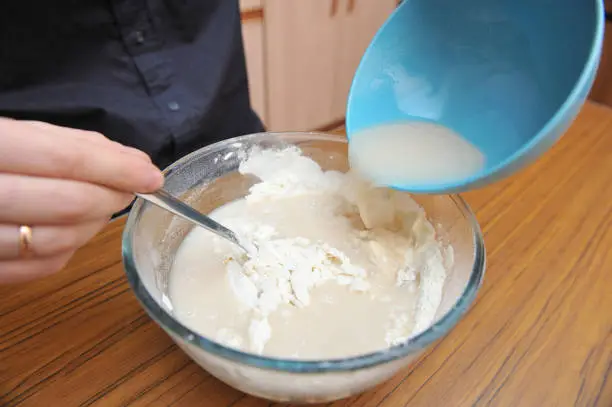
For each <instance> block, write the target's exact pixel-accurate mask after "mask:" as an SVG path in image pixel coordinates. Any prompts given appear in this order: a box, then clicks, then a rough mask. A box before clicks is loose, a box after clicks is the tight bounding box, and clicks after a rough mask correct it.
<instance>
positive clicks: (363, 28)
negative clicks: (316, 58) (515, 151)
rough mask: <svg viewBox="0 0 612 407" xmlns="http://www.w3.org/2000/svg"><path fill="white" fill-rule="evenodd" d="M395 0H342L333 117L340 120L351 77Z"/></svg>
mask: <svg viewBox="0 0 612 407" xmlns="http://www.w3.org/2000/svg"><path fill="white" fill-rule="evenodd" d="M397 4H398V3H397V0H376V1H372V0H343V3H342V6H343V7H344V8H343V11H342V12H341V13H340V16H339V19H340V24H339V25H340V27H341V29H340V30H339V36H340V39H339V41H338V42H339V47H338V49H337V52H336V54H337V58H336V69H337V72H338V74H337V75H336V77H335V81H334V91H333V95H332V97H333V102H332V116H333V117H334V118H343V117H344V115H345V112H346V100H347V97H348V93H349V90H350V88H351V83H352V81H353V75H354V73H355V71H356V70H357V67H358V66H359V62H360V61H361V57H362V55H363V53H364V52H365V51H366V49H367V47H368V45H369V44H370V42H371V41H372V38H373V37H374V34H376V32H377V31H378V29H379V28H380V26H382V25H383V23H384V22H385V21H386V20H387V18H388V17H389V15H390V14H391V13H392V12H393V10H394V9H395V7H396V6H397Z"/></svg>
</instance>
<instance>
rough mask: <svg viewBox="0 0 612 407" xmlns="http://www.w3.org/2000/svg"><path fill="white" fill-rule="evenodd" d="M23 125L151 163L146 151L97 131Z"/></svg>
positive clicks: (42, 125)
mask: <svg viewBox="0 0 612 407" xmlns="http://www.w3.org/2000/svg"><path fill="white" fill-rule="evenodd" d="M22 123H25V124H28V125H30V126H33V127H35V128H38V129H41V130H43V131H47V132H51V133H53V134H56V135H59V136H62V137H66V136H67V135H69V136H71V137H74V138H76V139H78V140H81V141H82V142H84V143H91V144H92V145H97V146H102V147H104V146H106V147H113V148H116V149H117V150H118V151H121V152H123V153H127V154H132V155H133V156H135V157H139V158H142V159H143V160H145V161H148V162H151V157H149V155H148V154H147V153H145V152H144V151H141V150H139V149H137V148H133V147H128V146H125V145H123V144H121V143H117V142H116V141H113V140H111V139H109V138H106V137H105V136H104V135H103V134H101V133H98V132H95V131H88V130H80V129H73V128H70V127H61V126H56V125H54V124H51V123H45V122H39V121H23V122H22Z"/></svg>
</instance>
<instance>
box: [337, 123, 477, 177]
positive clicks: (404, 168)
mask: <svg viewBox="0 0 612 407" xmlns="http://www.w3.org/2000/svg"><path fill="white" fill-rule="evenodd" d="M349 159H350V164H351V168H353V170H355V171H357V172H358V173H360V174H361V175H362V176H363V177H365V178H368V179H369V180H371V181H372V182H373V183H375V184H377V185H381V186H395V187H402V186H421V185H423V186H424V185H431V184H444V183H451V182H457V181H460V180H463V179H465V178H467V177H469V176H471V175H474V174H476V173H478V172H479V171H481V170H482V168H483V167H484V164H485V156H484V155H483V154H482V152H480V150H478V148H476V147H475V146H474V145H472V144H471V143H470V142H469V141H467V140H466V139H464V138H463V137H461V136H460V135H458V134H457V133H455V132H454V131H453V130H451V129H449V128H446V127H444V126H441V125H439V124H434V123H428V122H399V123H390V124H382V125H378V126H374V127H370V128H367V129H364V130H361V131H358V132H356V133H354V134H353V135H352V136H351V139H350V142H349Z"/></svg>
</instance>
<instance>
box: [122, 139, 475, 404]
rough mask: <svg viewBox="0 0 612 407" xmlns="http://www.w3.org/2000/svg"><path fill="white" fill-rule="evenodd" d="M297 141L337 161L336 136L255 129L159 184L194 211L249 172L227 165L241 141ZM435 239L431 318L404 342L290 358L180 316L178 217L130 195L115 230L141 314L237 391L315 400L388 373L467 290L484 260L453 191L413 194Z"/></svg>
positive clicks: (183, 225) (464, 301)
mask: <svg viewBox="0 0 612 407" xmlns="http://www.w3.org/2000/svg"><path fill="white" fill-rule="evenodd" d="M291 144H293V145H297V146H299V147H300V148H301V149H302V151H303V152H304V154H305V155H307V156H309V157H311V158H313V159H314V160H315V161H316V162H318V163H319V164H320V165H321V167H322V168H323V169H325V170H337V171H346V170H347V169H348V162H347V143H346V141H345V139H344V138H343V137H340V136H333V135H326V134H317V133H260V134H252V135H248V136H243V137H238V138H234V139H230V140H226V141H222V142H219V143H216V144H213V145H210V146H207V147H204V148H202V149H200V150H198V151H196V152H194V153H192V154H190V155H188V156H186V157H184V158H183V159H181V160H179V161H178V162H176V163H175V164H173V165H172V166H171V167H170V168H168V169H167V170H166V188H167V189H168V191H170V192H171V193H172V194H174V195H176V196H180V197H182V199H184V200H185V201H187V202H188V203H190V204H191V205H193V206H194V207H196V208H198V209H199V210H201V211H202V212H204V213H208V212H210V211H212V210H213V209H215V208H217V207H219V206H220V205H223V204H224V203H227V202H229V201H232V200H235V199H238V198H241V197H243V196H244V195H246V194H247V192H248V189H249V187H250V186H251V185H252V184H253V183H254V182H255V181H256V180H254V179H253V178H252V177H245V176H242V175H240V174H239V173H238V172H237V169H238V165H239V163H240V157H241V156H242V153H244V152H245V151H248V150H249V148H250V147H252V146H254V145H259V146H262V147H264V148H265V147H278V146H286V145H291ZM413 198H414V199H415V200H416V201H417V203H419V204H420V205H421V206H422V207H423V208H424V209H425V211H426V213H427V214H428V217H429V220H430V221H431V222H432V224H433V225H434V226H435V228H436V230H437V234H438V237H439V239H441V240H442V241H443V242H444V243H445V244H450V245H452V246H453V249H454V266H453V268H452V270H449V275H448V277H447V280H446V284H445V288H444V293H443V298H442V303H441V305H440V307H439V310H438V314H437V319H436V322H435V323H434V324H433V325H432V326H431V327H430V328H429V329H427V330H426V331H424V332H422V333H421V334H419V335H417V336H414V337H412V338H410V339H409V340H407V341H406V342H404V343H402V344H400V345H397V346H394V347H392V348H389V349H385V350H381V351H379V352H375V353H370V354H365V355H361V356H358V357H351V358H346V359H334V360H313V361H296V360H290V359H275V358H268V357H264V356H257V355H254V354H249V353H245V352H241V351H238V350H235V349H232V348H228V347H225V346H223V345H221V344H219V343H216V342H215V341H213V340H212V339H209V338H206V337H203V336H201V335H199V334H198V333H197V332H194V331H192V330H191V329H189V327H187V326H185V325H183V324H182V323H181V322H180V321H178V320H177V319H175V318H174V317H173V315H172V309H171V306H170V305H169V303H168V301H167V297H166V294H167V289H168V274H169V270H170V268H171V265H172V261H173V259H174V255H175V253H176V250H177V248H178V246H179V245H180V243H181V241H182V239H183V237H184V236H185V235H186V234H187V233H188V232H189V230H190V229H191V225H189V224H188V223H187V222H185V221H183V220H181V219H177V218H175V217H174V216H172V215H171V214H169V213H167V212H165V211H163V210H162V209H159V208H157V207H156V206H153V205H151V204H149V203H147V202H144V201H142V200H138V201H137V202H136V203H135V205H134V207H133V209H132V211H131V212H130V215H129V217H128V221H127V226H126V228H125V231H124V235H123V261H124V265H125V270H126V274H127V278H128V280H129V282H130V284H131V286H132V289H133V290H134V293H135V294H136V297H137V298H138V299H139V300H140V302H141V303H142V305H143V307H144V308H145V310H146V311H147V312H148V313H149V315H150V316H151V317H152V318H153V319H154V320H155V321H156V322H157V323H158V324H159V325H160V326H161V327H162V328H163V329H164V330H165V331H166V332H167V333H168V334H169V335H170V336H171V337H172V338H173V339H174V341H175V342H176V343H177V344H178V345H179V346H180V347H181V348H182V349H183V350H184V351H185V352H186V353H187V354H188V355H189V356H191V357H192V358H193V360H195V361H196V362H197V363H198V364H199V365H201V366H202V367H203V368H204V369H206V370H207V371H208V372H210V373H211V374H213V375H214V376H216V377H217V378H219V379H220V380H222V381H224V382H225V383H227V384H229V385H231V386H233V387H235V388H237V389H239V390H241V391H244V392H246V393H249V394H252V395H255V396H259V397H263V398H267V399H271V400H274V401H280V402H297V403H316V402H326V401H331V400H336V399H340V398H344V397H348V396H351V395H354V394H357V393H360V392H363V391H364V390H366V389H368V388H371V387H373V386H375V385H377V384H379V383H381V382H383V381H385V380H387V379H389V378H390V377H391V376H393V375H394V374H395V373H396V372H397V371H398V370H399V369H401V368H403V367H405V366H406V365H408V364H409V363H410V362H411V361H413V360H414V359H415V358H417V357H418V356H419V355H420V354H421V353H422V352H423V351H424V350H425V349H426V348H427V347H428V346H430V345H431V344H432V343H433V342H434V341H436V340H438V339H440V338H441V337H442V336H444V335H445V334H446V333H448V332H449V331H450V329H451V328H452V327H453V326H454V325H455V324H456V323H457V322H458V321H459V319H460V318H461V317H462V315H463V314H464V313H465V312H466V310H467V309H468V307H469V306H470V304H471V303H472V301H473V300H474V298H475V296H476V293H477V291H478V288H479V287H480V283H481V281H482V278H483V275H484V270H485V249H484V244H483V240H482V235H481V232H480V228H479V226H478V223H477V221H476V219H475V217H474V215H473V214H472V212H471V211H470V209H469V207H468V206H467V205H466V203H465V202H464V201H463V200H462V199H461V198H460V197H458V196H426V195H424V196H414V197H413Z"/></svg>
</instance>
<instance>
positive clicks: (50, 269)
mask: <svg viewBox="0 0 612 407" xmlns="http://www.w3.org/2000/svg"><path fill="white" fill-rule="evenodd" d="M73 254H74V253H73V252H68V253H62V254H60V255H57V256H54V257H47V258H44V257H43V258H32V259H28V260H9V261H0V284H5V283H22V282H25V281H30V280H34V279H36V278H40V277H45V276H48V275H49V274H53V273H56V272H58V271H60V270H61V269H63V268H64V266H66V263H68V261H69V260H70V258H71V257H72V255H73Z"/></svg>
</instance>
